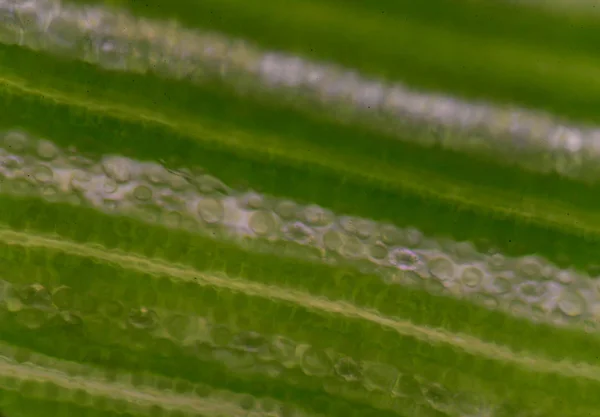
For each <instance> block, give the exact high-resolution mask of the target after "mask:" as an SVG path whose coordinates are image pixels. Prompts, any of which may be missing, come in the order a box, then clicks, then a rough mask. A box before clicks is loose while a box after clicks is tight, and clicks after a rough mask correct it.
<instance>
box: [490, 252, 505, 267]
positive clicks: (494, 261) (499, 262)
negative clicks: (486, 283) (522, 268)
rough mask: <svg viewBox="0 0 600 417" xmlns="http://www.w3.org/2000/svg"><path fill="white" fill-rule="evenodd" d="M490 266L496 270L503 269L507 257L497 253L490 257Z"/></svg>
mask: <svg viewBox="0 0 600 417" xmlns="http://www.w3.org/2000/svg"><path fill="white" fill-rule="evenodd" d="M488 264H489V267H490V268H491V269H493V270H495V271H499V270H502V269H503V268H504V267H505V266H506V259H505V258H504V256H502V255H501V254H499V253H495V254H493V255H491V256H490V257H489V258H488Z"/></svg>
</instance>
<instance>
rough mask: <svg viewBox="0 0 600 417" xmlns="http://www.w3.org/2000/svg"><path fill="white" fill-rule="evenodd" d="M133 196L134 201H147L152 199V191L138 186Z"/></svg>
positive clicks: (143, 186)
mask: <svg viewBox="0 0 600 417" xmlns="http://www.w3.org/2000/svg"><path fill="white" fill-rule="evenodd" d="M133 196H134V197H135V199H136V200H140V201H148V200H150V199H151V198H152V190H151V189H150V188H149V187H146V186H145V185H138V186H137V187H135V188H134V190H133Z"/></svg>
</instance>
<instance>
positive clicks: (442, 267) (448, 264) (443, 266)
mask: <svg viewBox="0 0 600 417" xmlns="http://www.w3.org/2000/svg"><path fill="white" fill-rule="evenodd" d="M427 265H428V267H429V271H430V272H431V273H432V274H433V276H434V277H436V278H438V279H440V280H442V281H447V280H451V279H452V278H454V263H453V262H452V261H451V260H450V259H449V258H446V257H445V256H438V257H435V258H433V259H430V260H429V262H428V263H427Z"/></svg>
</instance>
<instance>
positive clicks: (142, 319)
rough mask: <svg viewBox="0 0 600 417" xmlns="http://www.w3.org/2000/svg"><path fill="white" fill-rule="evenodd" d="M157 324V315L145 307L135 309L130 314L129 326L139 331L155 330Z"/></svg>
mask: <svg viewBox="0 0 600 417" xmlns="http://www.w3.org/2000/svg"><path fill="white" fill-rule="evenodd" d="M157 322H158V316H157V315H156V313H155V312H154V311H153V310H149V309H147V308H145V307H142V308H139V309H134V310H132V311H131V312H130V313H129V324H131V325H132V326H133V327H136V328H138V329H153V328H154V327H155V326H156V324H157Z"/></svg>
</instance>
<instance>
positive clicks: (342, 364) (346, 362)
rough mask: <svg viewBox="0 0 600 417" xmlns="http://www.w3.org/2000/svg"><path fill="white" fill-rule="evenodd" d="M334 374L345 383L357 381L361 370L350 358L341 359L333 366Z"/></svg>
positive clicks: (360, 375)
mask: <svg viewBox="0 0 600 417" xmlns="http://www.w3.org/2000/svg"><path fill="white" fill-rule="evenodd" d="M335 372H336V373H337V374H338V375H339V376H340V377H341V378H343V379H345V380H346V381H358V380H359V379H360V378H361V377H362V369H361V367H360V365H359V364H358V363H356V361H354V359H352V358H348V357H346V358H341V359H339V360H338V361H337V362H336V364H335Z"/></svg>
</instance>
